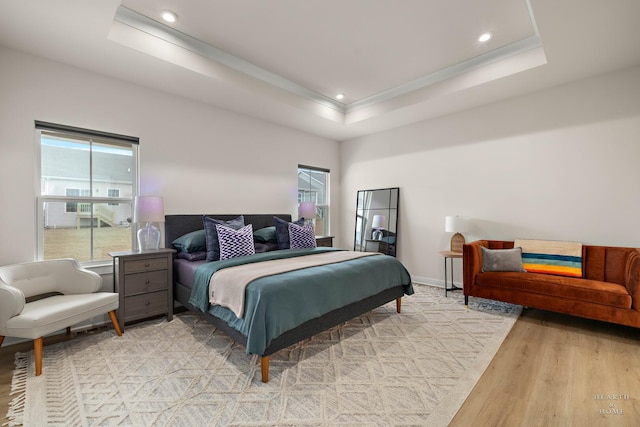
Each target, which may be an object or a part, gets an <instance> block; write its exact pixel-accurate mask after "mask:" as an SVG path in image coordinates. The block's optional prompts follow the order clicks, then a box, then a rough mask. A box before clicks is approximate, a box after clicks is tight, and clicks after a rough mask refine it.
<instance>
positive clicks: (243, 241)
mask: <svg viewBox="0 0 640 427" xmlns="http://www.w3.org/2000/svg"><path fill="white" fill-rule="evenodd" d="M216 231H217V232H218V241H219V242H220V259H221V260H223V259H231V258H238V257H241V256H246V255H253V254H255V253H256V251H255V248H254V246H253V227H252V226H251V224H249V225H245V226H244V227H242V228H241V229H239V230H234V229H233V228H230V227H226V226H224V225H220V224H216Z"/></svg>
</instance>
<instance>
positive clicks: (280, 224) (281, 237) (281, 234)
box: [273, 216, 304, 249]
mask: <svg viewBox="0 0 640 427" xmlns="http://www.w3.org/2000/svg"><path fill="white" fill-rule="evenodd" d="M273 222H274V224H275V226H276V239H277V241H278V249H289V222H288V221H285V220H283V219H280V218H278V217H277V216H274V217H273ZM292 224H296V225H300V226H302V225H304V218H300V219H299V220H297V221H294V222H293V223H292Z"/></svg>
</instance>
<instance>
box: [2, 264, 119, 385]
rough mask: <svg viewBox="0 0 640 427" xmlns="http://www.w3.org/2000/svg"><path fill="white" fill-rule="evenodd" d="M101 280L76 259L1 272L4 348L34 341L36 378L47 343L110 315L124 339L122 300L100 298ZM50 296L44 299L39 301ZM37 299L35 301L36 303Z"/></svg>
mask: <svg viewBox="0 0 640 427" xmlns="http://www.w3.org/2000/svg"><path fill="white" fill-rule="evenodd" d="M101 286H102V277H100V275H99V274H97V273H94V272H93V271H89V270H86V269H83V268H82V267H80V264H78V262H77V261H76V260H74V259H70V258H68V259H55V260H47V261H35V262H26V263H22V264H14V265H7V266H3V267H0V345H2V342H3V341H4V337H5V336H11V337H19V338H30V339H32V340H34V352H35V357H36V376H38V375H40V374H41V373H42V338H43V337H44V336H45V335H47V334H50V333H52V332H55V331H59V330H62V329H65V328H66V332H67V334H70V333H71V326H72V325H74V324H76V323H79V322H82V321H85V320H87V319H90V318H92V317H95V316H99V315H102V314H105V313H109V317H110V318H111V322H112V323H113V327H114V328H115V330H116V333H117V334H118V336H121V335H122V330H121V329H120V324H119V323H118V319H117V317H116V312H115V310H116V309H117V308H118V294H117V293H113V292H98V290H99V289H100V287H101ZM41 296H46V297H44V298H42V299H37V298H39V297H41ZM34 297H35V298H34Z"/></svg>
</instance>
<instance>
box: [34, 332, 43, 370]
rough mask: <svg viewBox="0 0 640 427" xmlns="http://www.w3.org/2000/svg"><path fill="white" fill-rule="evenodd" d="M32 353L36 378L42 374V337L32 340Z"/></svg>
mask: <svg viewBox="0 0 640 427" xmlns="http://www.w3.org/2000/svg"><path fill="white" fill-rule="evenodd" d="M33 352H34V353H35V355H36V377H39V376H40V374H42V337H40V338H36V339H35V340H33Z"/></svg>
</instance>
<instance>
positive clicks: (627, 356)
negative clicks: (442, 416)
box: [450, 309, 640, 427]
mask: <svg viewBox="0 0 640 427" xmlns="http://www.w3.org/2000/svg"><path fill="white" fill-rule="evenodd" d="M596 395H598V396H597V397H596ZM607 395H610V396H607ZM614 395H616V396H615V397H620V395H623V396H622V397H623V399H622V400H619V399H614ZM609 397H610V398H609ZM625 397H626V398H627V399H625ZM601 411H602V412H603V413H601ZM616 412H617V413H618V415H616V414H615V413H616ZM639 425H640V329H636V328H629V327H623V326H617V325H613V324H610V323H604V322H597V321H591V320H586V319H580V318H578V317H573V316H566V315H562V314H557V313H550V312H547V311H542V310H532V309H525V310H524V311H523V313H522V315H521V316H520V318H519V319H518V321H517V322H516V324H515V325H514V327H513V329H512V330H511V332H510V333H509V335H508V336H507V338H506V340H505V341H504V343H503V344H502V346H501V347H500V349H499V350H498V353H497V354H496V356H495V357H494V358H493V360H492V361H491V364H490V365H489V367H488V368H487V370H486V371H485V373H484V374H483V376H482V377H481V378H480V380H479V381H478V383H477V384H476V386H475V387H474V389H473V391H472V392H471V394H470V395H469V397H468V398H467V400H466V401H465V403H464V405H463V406H462V407H461V408H460V410H459V411H458V413H457V414H456V416H455V417H454V419H453V421H452V423H451V424H450V426H456V427H458V426H459V427H466V426H483V427H484V426H509V427H516V426H522V427H525V426H526V427H528V426H532V427H533V426H535V427H538V426H545V427H552V426H562V427H566V426H579V427H597V426H615V427H622V426H639Z"/></svg>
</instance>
